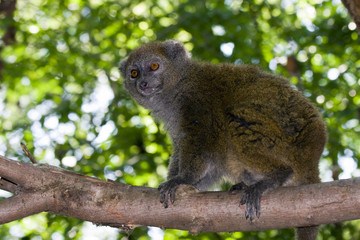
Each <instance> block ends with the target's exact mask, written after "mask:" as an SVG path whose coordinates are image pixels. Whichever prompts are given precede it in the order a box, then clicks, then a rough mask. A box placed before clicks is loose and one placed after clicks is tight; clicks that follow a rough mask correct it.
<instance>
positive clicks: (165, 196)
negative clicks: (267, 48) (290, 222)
mask: <svg viewBox="0 0 360 240" xmlns="http://www.w3.org/2000/svg"><path fill="white" fill-rule="evenodd" d="M120 71H121V73H122V76H123V77H124V79H125V82H124V85H125V88H126V89H127V90H128V91H129V93H130V94H131V95H132V97H133V98H134V99H135V100H136V101H137V102H138V103H139V104H140V105H142V106H144V107H146V108H149V109H151V110H152V113H153V114H154V115H155V117H157V118H159V119H161V120H162V121H164V123H165V127H166V129H167V130H168V132H169V133H170V135H171V139H172V142H173V145H174V151H173V154H172V158H171V162H170V166H169V173H168V180H167V181H166V182H164V183H162V184H161V185H160V186H159V190H160V201H161V203H163V205H164V206H165V207H167V206H168V204H169V203H168V202H169V201H170V202H171V203H174V198H175V191H176V189H177V187H178V186H179V185H180V184H189V185H192V186H195V187H196V188H198V189H199V190H205V189H207V188H208V187H210V186H212V185H213V184H214V183H216V182H218V181H219V180H220V179H221V178H225V179H228V180H230V181H231V182H233V183H236V184H235V185H234V186H233V187H231V189H230V191H231V192H237V190H244V191H245V192H244V194H243V195H242V197H241V200H240V204H245V206H246V207H245V216H246V218H247V219H250V220H251V221H252V220H254V218H255V217H259V216H260V198H261V195H262V194H263V193H264V192H265V191H267V190H269V189H274V188H277V187H279V186H284V185H292V186H296V185H301V184H310V183H318V182H320V179H319V169H318V163H319V159H320V156H321V154H322V152H323V149H324V145H325V143H326V138H327V137H326V129H325V125H324V122H323V120H322V118H321V116H320V114H319V112H318V110H317V108H316V107H315V106H314V105H313V104H312V103H310V101H309V100H308V99H307V98H305V97H304V96H303V95H302V94H301V93H300V92H299V91H297V90H296V89H295V88H294V87H292V86H291V84H290V83H289V81H288V80H287V79H285V78H282V77H279V76H275V75H273V74H270V73H266V72H263V71H261V70H259V68H258V67H256V66H252V65H234V64H216V65H215V64H211V63H206V62H199V61H196V60H193V59H191V58H190V55H189V53H188V51H187V50H185V48H184V46H183V45H182V44H181V43H180V42H177V41H175V40H168V41H165V42H154V43H150V44H147V45H144V46H142V47H140V48H138V49H136V50H134V51H133V52H132V53H131V54H130V55H129V57H128V58H127V59H125V60H123V61H122V62H121V64H120ZM297 234H298V238H299V239H314V238H315V237H316V234H317V228H316V227H312V228H298V229H297Z"/></svg>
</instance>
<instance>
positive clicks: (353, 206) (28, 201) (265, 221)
mask: <svg viewBox="0 0 360 240" xmlns="http://www.w3.org/2000/svg"><path fill="white" fill-rule="evenodd" d="M0 176H1V180H0V188H1V189H4V190H7V191H10V192H12V193H14V195H13V196H12V197H10V198H7V199H4V200H1V201H0V224H4V223H7V222H10V221H14V220H17V219H21V218H23V217H26V216H29V215H33V214H36V213H39V212H43V211H46V212H52V213H56V214H61V215H64V216H69V217H73V218H77V219H81V220H87V221H91V222H93V223H95V224H99V225H107V226H112V227H120V228H124V227H125V228H132V227H135V226H136V225H145V226H157V227H161V228H175V229H182V230H189V231H190V232H192V233H198V232H228V231H229V232H231V231H258V230H266V229H278V228H290V227H300V226H311V225H319V224H328V223H334V222H340V221H346V220H354V219H359V218H360V178H353V179H347V180H340V181H334V182H328V183H321V184H313V185H306V186H300V187H286V188H285V187H284V188H279V189H276V190H273V191H270V192H268V193H266V194H264V196H263V197H262V200H261V216H260V218H259V219H256V220H255V221H254V222H252V223H251V222H249V221H248V220H246V219H245V217H244V206H239V200H240V196H241V193H239V194H236V195H230V194H229V193H228V192H196V191H195V190H194V189H193V188H191V187H187V186H183V187H181V188H179V189H178V191H177V195H176V201H175V203H174V205H170V206H169V208H167V209H165V208H164V207H163V205H162V204H160V202H159V193H158V191H157V189H153V188H147V187H137V186H130V185H125V184H122V183H118V182H112V181H102V180H100V179H97V178H92V177H87V176H84V175H80V174H76V173H73V172H70V171H67V170H64V169H61V168H58V167H54V166H50V165H30V164H27V163H21V162H17V161H13V160H10V159H7V158H5V157H2V156H0Z"/></svg>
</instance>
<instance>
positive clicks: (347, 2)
mask: <svg viewBox="0 0 360 240" xmlns="http://www.w3.org/2000/svg"><path fill="white" fill-rule="evenodd" d="M341 1H342V2H343V4H344V6H345V7H346V8H347V10H348V11H349V14H350V16H351V17H352V19H354V22H355V23H356V26H357V29H358V31H359V33H360V1H359V0H341Z"/></svg>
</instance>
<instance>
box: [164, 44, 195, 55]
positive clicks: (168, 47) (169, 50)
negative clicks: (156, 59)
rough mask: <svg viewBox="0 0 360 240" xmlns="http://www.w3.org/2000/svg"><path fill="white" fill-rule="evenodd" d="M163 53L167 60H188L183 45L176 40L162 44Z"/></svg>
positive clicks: (187, 53)
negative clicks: (179, 58)
mask: <svg viewBox="0 0 360 240" xmlns="http://www.w3.org/2000/svg"><path fill="white" fill-rule="evenodd" d="M164 51H165V54H166V56H167V57H168V58H170V59H176V58H178V57H181V58H190V54H189V52H188V51H187V50H186V49H185V47H184V45H183V44H182V43H181V42H178V41H176V40H167V41H165V42H164Z"/></svg>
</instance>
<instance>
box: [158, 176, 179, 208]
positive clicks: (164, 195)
mask: <svg viewBox="0 0 360 240" xmlns="http://www.w3.org/2000/svg"><path fill="white" fill-rule="evenodd" d="M181 184H185V182H184V181H182V180H181V179H178V178H173V179H170V180H168V181H166V182H164V183H162V184H160V186H159V188H158V190H159V191H160V202H161V203H162V204H163V205H164V207H165V208H167V207H168V206H169V204H168V203H169V200H170V202H171V203H172V204H173V203H174V202H175V191H176V189H177V188H178V187H179V185H181Z"/></svg>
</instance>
